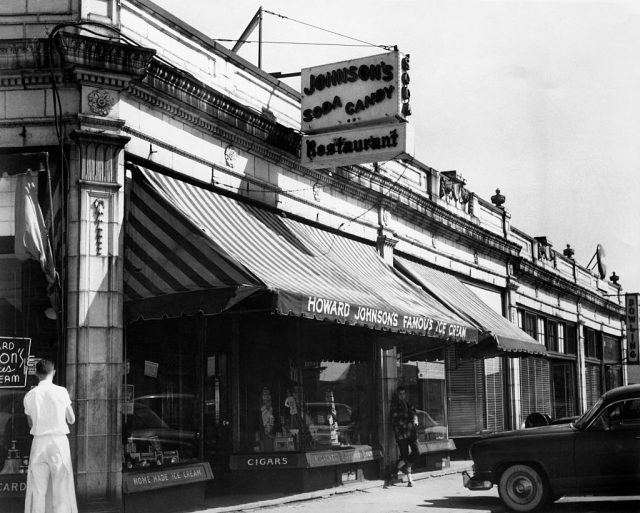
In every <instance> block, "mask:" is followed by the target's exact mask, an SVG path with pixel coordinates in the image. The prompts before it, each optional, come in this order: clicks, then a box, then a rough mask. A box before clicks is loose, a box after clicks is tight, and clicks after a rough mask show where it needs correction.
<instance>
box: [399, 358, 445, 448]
mask: <svg viewBox="0 0 640 513" xmlns="http://www.w3.org/2000/svg"><path fill="white" fill-rule="evenodd" d="M414 358H416V359H415V360H414ZM399 362H402V363H401V364H399V368H398V386H404V387H405V389H406V391H407V399H408V401H409V402H410V403H411V404H414V405H416V412H417V416H418V441H422V442H429V441H434V440H444V439H446V438H447V437H448V433H447V418H446V408H445V394H446V387H445V365H444V353H443V351H441V350H438V351H433V352H431V353H430V354H428V355H427V354H424V355H422V359H417V355H413V356H411V357H408V358H406V359H403V358H402V356H401V358H400V359H399Z"/></svg>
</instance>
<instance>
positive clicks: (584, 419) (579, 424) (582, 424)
mask: <svg viewBox="0 0 640 513" xmlns="http://www.w3.org/2000/svg"><path fill="white" fill-rule="evenodd" d="M601 405H602V397H601V398H600V399H598V400H597V401H596V403H595V404H594V405H593V406H592V407H591V408H589V409H588V410H587V411H586V412H585V413H584V414H583V415H582V416H581V417H580V418H579V419H578V420H576V421H575V422H574V423H573V425H574V426H575V427H576V428H577V429H580V430H582V429H585V428H586V427H587V426H588V425H589V424H590V423H591V421H592V420H593V418H594V417H595V416H596V414H597V413H598V412H599V411H600V406H601Z"/></svg>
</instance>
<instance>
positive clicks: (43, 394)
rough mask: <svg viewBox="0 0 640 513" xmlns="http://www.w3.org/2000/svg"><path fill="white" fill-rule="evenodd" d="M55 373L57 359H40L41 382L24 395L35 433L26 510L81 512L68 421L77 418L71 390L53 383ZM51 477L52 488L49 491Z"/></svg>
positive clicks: (30, 423)
mask: <svg viewBox="0 0 640 513" xmlns="http://www.w3.org/2000/svg"><path fill="white" fill-rule="evenodd" d="M55 372H56V371H55V367H54V365H53V362H51V361H49V360H40V361H39V362H38V363H37V364H36V376H37V377H38V379H39V380H40V382H39V383H38V386H37V387H33V388H32V389H31V390H30V391H29V392H27V394H26V395H25V396H24V412H25V414H26V415H27V422H28V423H29V427H30V428H31V434H32V435H33V442H32V443H31V454H30V456H29V470H28V473H27V496H26V499H25V505H24V511H25V513H44V512H45V510H46V511H53V513H77V512H78V506H77V504H76V494H75V487H74V484H73V468H72V467H71V451H70V450H69V440H68V439H67V434H68V433H69V426H68V425H67V424H73V423H74V422H75V421H76V417H75V414H74V413H73V408H72V407H71V399H70V398H69V392H67V389H66V388H64V387H61V386H58V385H54V384H53V376H54V375H55ZM49 479H51V490H47V488H48V486H49ZM49 501H50V502H49ZM47 502H49V504H47Z"/></svg>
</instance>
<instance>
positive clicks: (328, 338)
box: [238, 317, 376, 453]
mask: <svg viewBox="0 0 640 513" xmlns="http://www.w3.org/2000/svg"><path fill="white" fill-rule="evenodd" d="M243 326H244V328H243V336H242V343H241V354H240V380H239V382H240V398H241V400H240V415H241V421H240V439H239V447H238V450H239V451H240V452H256V453H262V452H282V451H285V452H293V451H296V452H306V451H314V450H330V449H340V448H345V447H353V446H357V445H369V444H372V443H373V442H374V438H375V437H376V434H375V422H374V420H373V416H372V407H373V404H374V395H375V387H371V383H372V382H374V381H373V379H372V372H373V365H372V361H373V354H374V353H373V350H372V346H373V343H372V341H371V340H370V339H368V340H367V339H366V337H363V335H362V333H361V331H363V330H357V329H350V328H348V327H342V326H334V325H328V324H325V325H323V324H322V323H316V322H312V321H299V320H297V319H295V320H290V319H279V318H274V317H265V318H263V319H258V318H256V322H251V323H246V324H245V325H243Z"/></svg>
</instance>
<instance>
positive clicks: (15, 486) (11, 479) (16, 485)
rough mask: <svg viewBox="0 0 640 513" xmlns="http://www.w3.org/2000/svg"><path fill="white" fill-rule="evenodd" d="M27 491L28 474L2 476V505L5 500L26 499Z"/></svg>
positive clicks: (0, 484) (0, 490) (0, 488)
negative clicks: (13, 498)
mask: <svg viewBox="0 0 640 513" xmlns="http://www.w3.org/2000/svg"><path fill="white" fill-rule="evenodd" d="M26 491H27V474H4V475H2V474H0V504H2V499H3V498H9V497H24V495H25V493H26Z"/></svg>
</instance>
